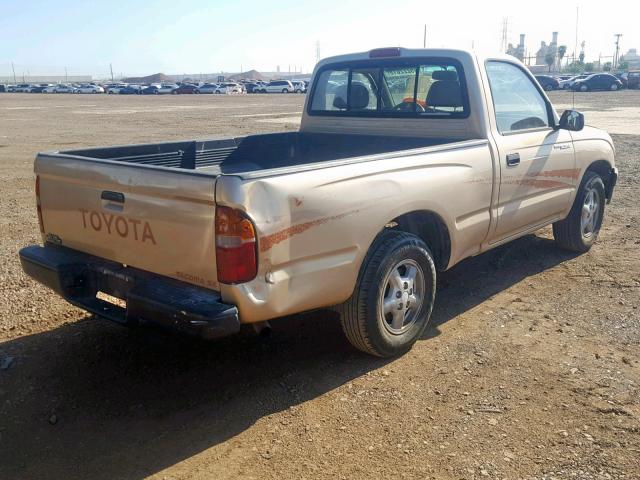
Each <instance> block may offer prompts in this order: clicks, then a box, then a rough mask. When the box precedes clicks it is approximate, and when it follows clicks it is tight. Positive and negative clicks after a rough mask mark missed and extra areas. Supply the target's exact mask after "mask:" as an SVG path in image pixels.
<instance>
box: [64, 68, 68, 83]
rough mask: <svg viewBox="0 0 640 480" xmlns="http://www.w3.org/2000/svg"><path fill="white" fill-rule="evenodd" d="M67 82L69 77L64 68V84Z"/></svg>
mask: <svg viewBox="0 0 640 480" xmlns="http://www.w3.org/2000/svg"><path fill="white" fill-rule="evenodd" d="M68 81H69V75H67V67H64V82H65V83H67V82H68Z"/></svg>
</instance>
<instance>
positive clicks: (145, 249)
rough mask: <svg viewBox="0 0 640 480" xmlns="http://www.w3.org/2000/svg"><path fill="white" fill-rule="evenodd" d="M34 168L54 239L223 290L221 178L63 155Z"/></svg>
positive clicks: (50, 156)
mask: <svg viewBox="0 0 640 480" xmlns="http://www.w3.org/2000/svg"><path fill="white" fill-rule="evenodd" d="M35 172H36V175H37V176H38V179H39V180H38V182H39V190H40V205H41V209H42V219H43V225H44V234H45V239H46V240H47V241H48V242H51V243H58V244H61V245H64V246H66V247H69V248H72V249H74V250H79V251H81V252H86V253H89V254H92V255H95V256H98V257H102V258H105V259H108V260H112V261H115V262H118V263H121V264H124V265H130V266H133V267H136V268H139V269H141V270H146V271H149V272H152V273H156V274H159V275H165V276H168V277H172V278H175V279H178V280H182V281H185V282H189V283H192V284H194V285H199V286H204V287H207V288H211V289H215V290H217V289H218V288H219V285H218V281H217V278H216V258H215V238H214V219H215V181H216V180H215V179H216V177H215V176H213V175H206V174H202V173H196V172H193V171H176V170H169V169H159V168H149V167H144V166H139V165H131V164H127V163H122V162H113V161H105V160H92V159H91V160H89V159H84V158H78V157H72V156H66V155H62V154H40V155H38V158H37V159H36V163H35Z"/></svg>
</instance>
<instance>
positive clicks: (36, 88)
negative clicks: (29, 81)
mask: <svg viewBox="0 0 640 480" xmlns="http://www.w3.org/2000/svg"><path fill="white" fill-rule="evenodd" d="M49 87H50V85H48V84H45V85H35V86H34V87H32V88H31V92H29V93H42V92H44V91H45V89H47V88H49Z"/></svg>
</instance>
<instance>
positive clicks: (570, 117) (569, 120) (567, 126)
mask: <svg viewBox="0 0 640 480" xmlns="http://www.w3.org/2000/svg"><path fill="white" fill-rule="evenodd" d="M558 128H562V129H563V130H571V131H573V132H579V131H580V130H582V129H583V128H584V115H583V114H582V113H580V112H578V111H577V110H565V111H564V112H562V116H561V117H560V122H558Z"/></svg>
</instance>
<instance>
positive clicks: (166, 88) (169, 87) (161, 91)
mask: <svg viewBox="0 0 640 480" xmlns="http://www.w3.org/2000/svg"><path fill="white" fill-rule="evenodd" d="M176 88H178V85H176V84H175V83H163V84H161V85H160V86H158V95H167V94H169V93H173V91H174V90H175V89H176Z"/></svg>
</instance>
